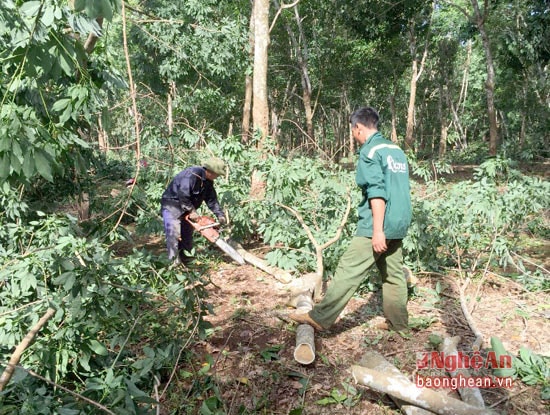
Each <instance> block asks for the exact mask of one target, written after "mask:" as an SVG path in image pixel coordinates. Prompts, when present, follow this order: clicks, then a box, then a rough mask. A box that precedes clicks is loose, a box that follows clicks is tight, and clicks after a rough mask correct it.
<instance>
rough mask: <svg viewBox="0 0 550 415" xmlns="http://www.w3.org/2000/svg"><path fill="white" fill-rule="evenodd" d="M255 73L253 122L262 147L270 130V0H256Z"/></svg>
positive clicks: (254, 8) (253, 83)
mask: <svg viewBox="0 0 550 415" xmlns="http://www.w3.org/2000/svg"><path fill="white" fill-rule="evenodd" d="M253 16H254V75H253V80H252V85H253V86H252V90H253V99H252V123H253V126H254V129H255V130H259V131H260V134H261V140H260V142H259V143H258V146H259V148H262V147H263V145H264V141H265V139H266V137H267V133H268V131H269V107H268V103H267V48H268V46H269V0H254V7H253Z"/></svg>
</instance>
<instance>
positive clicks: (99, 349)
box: [89, 340, 109, 356]
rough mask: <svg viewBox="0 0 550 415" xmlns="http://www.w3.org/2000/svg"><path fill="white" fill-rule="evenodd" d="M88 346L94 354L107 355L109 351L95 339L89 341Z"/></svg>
mask: <svg viewBox="0 0 550 415" xmlns="http://www.w3.org/2000/svg"><path fill="white" fill-rule="evenodd" d="M89 346H90V349H92V350H93V351H94V353H95V354H98V355H100V356H107V355H108V354H109V352H108V351H107V348H106V347H105V346H103V345H102V344H101V343H100V342H98V341H97V340H91V341H90V343H89Z"/></svg>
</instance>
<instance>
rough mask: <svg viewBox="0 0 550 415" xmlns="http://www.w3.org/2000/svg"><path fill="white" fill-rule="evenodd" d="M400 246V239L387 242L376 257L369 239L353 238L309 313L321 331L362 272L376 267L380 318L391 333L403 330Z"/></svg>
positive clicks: (333, 318) (350, 293)
mask: <svg viewBox="0 0 550 415" xmlns="http://www.w3.org/2000/svg"><path fill="white" fill-rule="evenodd" d="M401 245H402V241H401V240H400V239H394V240H389V241H388V250H387V251H386V252H384V253H383V254H376V253H375V252H374V251H373V249H372V240H371V239H370V238H365V237H362V236H356V237H354V238H353V239H352V240H351V244H350V246H349V247H348V249H347V250H346V252H345V253H344V255H342V257H341V258H340V262H339V263H338V267H337V268H336V273H335V274H334V278H333V279H332V282H331V283H330V285H329V287H328V289H327V292H326V295H325V297H324V298H323V299H322V300H321V302H320V303H319V304H316V305H315V306H314V307H313V310H311V311H310V312H309V315H310V316H311V318H313V319H314V320H315V321H316V322H317V323H319V324H320V325H321V326H323V327H324V328H329V327H330V326H331V325H332V324H333V323H334V322H335V321H336V319H337V318H338V316H339V315H340V313H341V312H342V310H343V309H344V307H345V306H346V304H347V303H348V301H349V300H350V299H351V297H352V296H353V294H354V293H355V291H356V290H357V288H358V287H359V285H360V284H361V282H362V281H363V280H364V279H365V276H366V272H367V271H368V270H369V268H371V267H372V266H373V265H374V264H376V266H377V268H378V270H379V271H380V274H381V276H382V283H383V285H382V306H383V309H384V316H385V317H386V318H387V319H388V320H389V322H390V323H391V325H392V328H393V329H394V330H405V329H407V327H408V321H409V315H408V313H407V281H406V279H405V276H404V275H403V251H402V249H401Z"/></svg>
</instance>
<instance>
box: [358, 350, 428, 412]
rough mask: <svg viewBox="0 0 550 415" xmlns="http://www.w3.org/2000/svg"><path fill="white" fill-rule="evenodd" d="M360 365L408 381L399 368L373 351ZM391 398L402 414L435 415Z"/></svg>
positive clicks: (365, 355)
mask: <svg viewBox="0 0 550 415" xmlns="http://www.w3.org/2000/svg"><path fill="white" fill-rule="evenodd" d="M359 364H360V365H361V366H366V367H369V368H371V369H375V370H378V371H379V372H383V373H387V374H390V375H392V376H397V377H403V378H404V379H407V377H406V376H405V375H404V374H403V373H401V371H400V370H399V369H398V368H396V367H395V366H394V365H392V364H391V363H390V362H388V361H387V360H386V358H385V357H384V356H382V355H381V354H380V353H378V352H375V351H372V350H369V351H367V352H366V353H365V354H364V355H363V358H362V359H361V360H360V362H359ZM407 380H408V379H407ZM390 398H391V399H392V400H393V401H394V402H395V404H396V405H397V406H398V407H399V409H400V410H401V412H403V413H405V415H433V412H431V411H428V410H426V409H423V408H419V407H418V406H414V405H410V404H409V403H407V402H405V401H403V400H401V399H398V398H396V397H395V396H392V395H390Z"/></svg>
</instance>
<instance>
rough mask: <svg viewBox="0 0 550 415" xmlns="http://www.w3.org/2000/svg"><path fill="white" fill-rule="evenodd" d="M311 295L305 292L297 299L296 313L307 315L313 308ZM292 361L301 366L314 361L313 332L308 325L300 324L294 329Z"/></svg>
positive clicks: (309, 292)
mask: <svg viewBox="0 0 550 415" xmlns="http://www.w3.org/2000/svg"><path fill="white" fill-rule="evenodd" d="M311 294H312V293H311V291H307V292H304V293H302V294H300V295H299V296H298V297H297V301H296V311H297V312H299V313H307V312H309V311H310V310H311V309H312V308H313V299H312V297H311ZM294 359H295V360H296V361H297V362H298V363H301V364H302V365H309V364H311V363H313V361H314V360H315V330H314V329H313V327H311V326H310V325H309V324H300V325H299V326H298V328H297V329H296V348H295V349H294Z"/></svg>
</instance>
